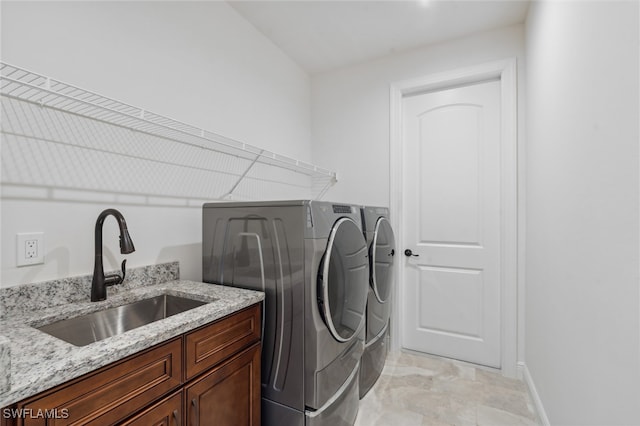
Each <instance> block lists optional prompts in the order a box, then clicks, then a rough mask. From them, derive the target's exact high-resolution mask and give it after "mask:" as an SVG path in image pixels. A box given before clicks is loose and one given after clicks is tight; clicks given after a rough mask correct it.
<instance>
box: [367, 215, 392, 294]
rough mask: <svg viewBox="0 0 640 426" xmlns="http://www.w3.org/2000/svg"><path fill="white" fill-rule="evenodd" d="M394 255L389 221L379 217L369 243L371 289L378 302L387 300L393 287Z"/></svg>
mask: <svg viewBox="0 0 640 426" xmlns="http://www.w3.org/2000/svg"><path fill="white" fill-rule="evenodd" d="M395 254H396V240H395V238H394V236H393V229H391V225H390V224H389V221H388V220H387V219H385V218H384V217H381V218H379V219H378V221H377V222H376V228H375V231H374V233H373V241H372V242H371V257H370V259H371V266H370V267H371V287H372V288H373V293H374V294H375V295H376V299H378V302H380V303H384V302H386V301H387V300H389V296H390V295H391V286H392V285H393V259H395Z"/></svg>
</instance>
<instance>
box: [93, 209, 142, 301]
mask: <svg viewBox="0 0 640 426" xmlns="http://www.w3.org/2000/svg"><path fill="white" fill-rule="evenodd" d="M107 216H113V217H115V218H116V220H117V221H118V227H119V228H120V253H122V254H129V253H133V252H134V251H135V250H136V249H135V247H134V245H133V240H131V236H130V235H129V231H128V230H127V222H126V221H125V220H124V216H122V213H120V212H119V211H118V210H116V209H106V210H104V211H103V212H102V213H100V215H99V216H98V219H97V220H96V228H95V260H94V264H93V280H92V281H91V301H92V302H99V301H101V300H106V299H107V286H111V285H116V284H120V283H121V282H122V281H123V280H124V276H125V274H126V270H125V263H126V261H124V262H122V276H120V275H118V274H110V275H108V276H105V275H104V266H103V264H102V227H103V225H104V220H105V219H106V218H107Z"/></svg>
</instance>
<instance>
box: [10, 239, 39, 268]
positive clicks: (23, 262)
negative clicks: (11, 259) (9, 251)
mask: <svg viewBox="0 0 640 426" xmlns="http://www.w3.org/2000/svg"><path fill="white" fill-rule="evenodd" d="M16 237H17V238H16V265H17V266H29V265H39V264H41V263H44V232H27V233H19V234H16ZM33 242H35V244H33Z"/></svg>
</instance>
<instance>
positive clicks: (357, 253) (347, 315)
mask: <svg viewBox="0 0 640 426" xmlns="http://www.w3.org/2000/svg"><path fill="white" fill-rule="evenodd" d="M368 267H369V261H368V260H367V243H366V241H365V240H364V237H363V235H362V231H361V230H360V228H358V226H357V225H356V224H355V222H354V221H353V220H351V219H349V218H341V219H339V220H338V221H337V222H336V223H335V225H334V226H333V229H332V230H331V233H330V235H329V242H328V244H327V250H326V252H325V253H324V256H323V258H322V262H321V264H320V271H319V273H318V305H319V308H320V312H321V313H322V316H323V318H324V321H325V323H326V324H327V327H328V328H329V330H330V332H331V334H332V335H333V337H334V338H335V339H336V340H338V341H340V342H346V341H348V340H350V339H351V338H353V336H354V335H356V333H358V331H359V330H360V327H361V325H362V324H364V318H365V308H366V305H367V292H368V287H369V286H368V284H367V281H368Z"/></svg>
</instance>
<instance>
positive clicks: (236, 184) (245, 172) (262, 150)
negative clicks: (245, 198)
mask: <svg viewBox="0 0 640 426" xmlns="http://www.w3.org/2000/svg"><path fill="white" fill-rule="evenodd" d="M263 152H264V149H261V150H260V152H259V153H258V154H257V155H256V158H254V159H253V161H252V162H251V164H249V167H247V169H246V170H245V171H244V173H242V174H241V175H240V177H239V178H238V180H237V181H236V183H234V184H233V186H232V187H231V189H230V190H229V192H227V193H226V194H225V195H224V197H223V198H224V199H227V200H230V199H231V198H232V197H233V191H235V190H236V188H237V187H238V185H240V182H242V179H244V178H245V177H246V176H247V173H249V171H251V169H252V168H253V166H254V165H255V164H256V163H257V162H258V159H260V157H261V156H262V153H263Z"/></svg>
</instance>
